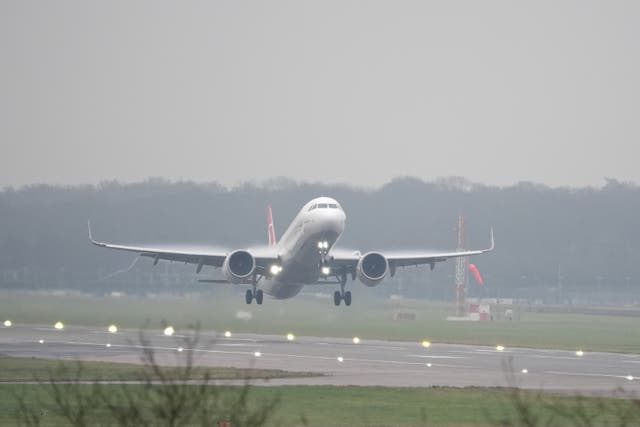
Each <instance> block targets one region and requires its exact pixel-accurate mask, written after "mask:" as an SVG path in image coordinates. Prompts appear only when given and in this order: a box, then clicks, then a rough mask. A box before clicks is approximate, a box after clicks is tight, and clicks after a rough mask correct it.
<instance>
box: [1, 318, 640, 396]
mask: <svg viewBox="0 0 640 427" xmlns="http://www.w3.org/2000/svg"><path fill="white" fill-rule="evenodd" d="M224 332H225V331H218V332H214V331H201V332H200V333H199V339H198V342H197V343H196V344H195V345H194V344H193V342H191V341H189V337H190V336H191V334H190V333H188V332H183V331H175V333H174V334H173V335H172V336H167V335H165V334H164V333H163V331H161V330H147V331H145V332H143V338H144V342H143V340H141V335H140V332H139V331H138V330H119V331H118V332H116V333H111V332H109V331H107V329H106V328H105V329H101V328H96V327H82V326H73V327H68V326H65V327H64V328H63V329H61V330H59V329H55V328H54V327H52V326H50V325H12V326H11V327H2V326H0V354H1V355H6V356H14V357H36V358H46V359H73V360H81V361H108V362H128V363H141V355H142V352H143V347H146V348H148V349H151V350H153V352H154V354H155V355H156V357H157V359H158V361H159V362H160V363H162V364H180V363H184V360H185V358H186V356H187V354H189V352H193V353H192V354H193V355H194V357H195V359H194V360H195V363H196V364H197V365H203V366H223V367H238V368H260V369H281V370H286V371H298V372H311V373H315V374H318V375H317V376H310V377H292V378H279V379H271V380H268V381H265V380H254V381H253V384H256V385H337V386H347V385H356V386H390V387H432V386H452V387H470V386H478V387H519V388H523V389H530V390H540V391H554V392H563V393H580V394H593V395H610V394H616V393H619V390H621V389H623V390H624V391H625V393H627V395H637V394H638V393H639V392H640V378H639V377H640V355H637V354H618V353H590V352H585V353H583V354H579V353H577V352H571V351H564V350H547V349H534V348H497V347H484V346H477V345H457V344H444V343H420V342H403V341H380V340H366V339H359V340H358V339H345V338H330V337H294V336H289V337H287V336H286V335H282V336H279V335H258V334H235V333H231V334H230V336H225V334H224ZM0 368H1V366H0Z"/></svg>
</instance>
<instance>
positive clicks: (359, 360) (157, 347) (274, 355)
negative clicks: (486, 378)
mask: <svg viewBox="0 0 640 427" xmlns="http://www.w3.org/2000/svg"><path fill="white" fill-rule="evenodd" d="M47 343H48V344H66V345H85V346H97V347H102V348H104V345H105V344H104V343H91V342H81V341H48V342H47ZM111 348H120V349H127V348H129V349H151V350H168V351H177V350H178V348H177V347H164V346H143V345H136V344H111ZM186 350H190V351H193V352H199V353H212V354H228V355H243V356H255V352H249V351H227V350H208V349H186ZM261 356H262V358H264V357H292V358H297V359H314V360H331V361H335V360H336V358H335V356H314V355H300V354H287V353H261ZM344 362H356V363H380V364H390V365H409V366H425V365H424V363H422V362H405V361H399V360H383V359H360V358H350V357H345V358H344ZM432 366H433V367H448V368H457V369H459V368H469V369H479V367H477V366H469V365H446V364H434V365H432Z"/></svg>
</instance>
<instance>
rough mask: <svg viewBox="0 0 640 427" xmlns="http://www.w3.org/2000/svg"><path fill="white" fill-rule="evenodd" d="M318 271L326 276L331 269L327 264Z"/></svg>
mask: <svg viewBox="0 0 640 427" xmlns="http://www.w3.org/2000/svg"><path fill="white" fill-rule="evenodd" d="M320 271H321V272H322V274H324V275H325V276H328V275H329V274H330V273H331V269H330V268H329V267H327V266H324V267H322V268H321V269H320Z"/></svg>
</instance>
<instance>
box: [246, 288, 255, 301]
mask: <svg viewBox="0 0 640 427" xmlns="http://www.w3.org/2000/svg"><path fill="white" fill-rule="evenodd" d="M244 300H245V302H246V303H247V304H251V301H253V292H252V291H251V289H247V292H246V293H245V294H244Z"/></svg>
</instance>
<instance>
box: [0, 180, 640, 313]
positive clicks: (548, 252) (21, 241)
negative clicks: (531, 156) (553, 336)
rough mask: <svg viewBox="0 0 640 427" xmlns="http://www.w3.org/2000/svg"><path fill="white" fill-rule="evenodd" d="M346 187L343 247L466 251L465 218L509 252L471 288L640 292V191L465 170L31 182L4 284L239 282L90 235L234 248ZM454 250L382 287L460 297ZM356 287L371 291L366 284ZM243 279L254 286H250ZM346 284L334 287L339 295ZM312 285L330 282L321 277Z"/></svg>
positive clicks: (493, 260) (185, 287)
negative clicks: (252, 180) (368, 179)
mask: <svg viewBox="0 0 640 427" xmlns="http://www.w3.org/2000/svg"><path fill="white" fill-rule="evenodd" d="M319 195H328V196H332V197H335V198H337V200H338V201H339V202H340V203H341V204H342V205H343V207H344V209H345V211H346V214H347V225H346V230H345V232H344V234H343V237H342V238H341V240H340V241H339V243H338V247H340V248H348V249H357V250H360V251H366V250H394V249H420V248H422V249H434V248H436V249H455V248H456V230H455V227H456V224H457V218H458V215H463V216H464V218H465V224H466V231H467V233H466V245H465V246H466V247H467V248H469V249H473V248H483V247H486V246H487V245H488V243H489V229H490V227H491V226H492V225H493V226H494V228H495V237H496V250H495V251H494V252H492V253H490V254H486V255H482V256H479V257H474V258H472V260H471V261H472V262H473V263H475V265H476V266H477V267H478V268H479V270H480V271H481V273H482V275H483V276H484V278H485V281H486V284H485V285H484V286H480V285H478V284H477V283H475V282H474V281H473V279H471V280H470V281H469V285H468V292H469V294H470V295H471V296H486V297H504V298H520V299H526V300H529V301H535V300H539V301H544V302H548V303H612V304H622V303H630V302H633V301H637V300H638V293H639V292H638V281H639V280H640V265H639V264H638V262H637V260H638V259H639V257H640V235H639V232H640V231H639V230H640V224H639V221H640V219H639V218H638V216H637V215H636V214H635V213H636V212H638V211H639V210H640V188H639V187H638V186H636V185H633V184H626V183H621V182H618V181H615V180H609V181H608V182H607V183H606V185H605V186H604V187H602V188H598V189H595V188H580V189H575V188H551V187H547V186H543V185H537V184H533V183H520V184H518V185H514V186H508V187H495V186H485V185H481V184H473V183H471V182H469V181H467V180H464V179H462V178H450V179H445V180H439V181H436V182H424V181H421V180H419V179H415V178H408V177H407V178H398V179H395V180H393V181H392V182H390V183H389V184H387V185H384V186H382V187H379V188H377V189H373V190H372V189H368V190H362V189H358V188H355V187H350V186H346V185H323V184H311V183H298V182H295V181H290V180H286V179H281V180H272V181H269V182H265V183H263V184H260V185H254V184H246V185H242V186H239V187H234V188H226V187H224V186H221V185H219V184H216V183H209V184H196V183H190V182H169V181H165V180H161V179H153V180H148V181H145V182H140V183H136V184H119V183H117V182H106V183H103V184H100V185H98V186H76V187H54V186H31V187H24V188H20V189H5V190H4V191H2V192H1V193H0V215H1V217H2V227H1V228H0V286H2V288H4V289H13V290H32V289H74V290H81V291H83V292H88V293H94V294H103V293H110V292H113V291H123V292H126V293H136V294H145V293H158V292H167V293H189V292H209V291H211V290H213V289H216V287H220V286H231V285H211V284H199V283H197V279H198V278H220V273H219V271H216V270H214V269H213V268H210V267H209V268H207V267H205V268H204V270H203V271H202V272H201V274H199V275H197V276H196V274H195V266H192V265H187V266H184V265H181V264H179V263H173V264H172V263H169V262H163V261H161V262H160V263H159V264H158V265H157V266H156V267H153V266H152V264H153V260H152V259H148V258H143V259H140V260H138V261H137V262H136V263H134V264H133V265H131V264H132V262H133V261H134V259H135V257H136V256H135V254H130V253H117V252H113V251H108V250H104V249H100V248H95V247H93V246H91V245H90V244H89V242H88V238H87V219H91V221H92V228H93V234H94V238H97V239H100V240H103V241H109V242H116V243H140V244H142V243H146V244H148V243H153V244H172V243H176V242H178V243H180V244H182V245H185V244H189V245H197V246H200V247H202V246H207V247H222V248H226V249H229V250H233V249H239V248H245V247H249V246H252V245H264V244H266V241H267V226H266V213H265V207H266V206H267V205H268V204H271V205H272V207H273V210H274V216H275V227H276V234H277V236H278V237H279V236H280V235H281V234H282V233H283V232H284V230H285V228H286V227H287V226H288V224H289V222H290V221H291V220H292V219H293V217H294V216H295V215H296V214H297V212H298V210H299V209H300V208H301V207H302V205H303V204H304V203H306V202H307V201H308V200H310V199H311V198H313V197H316V196H319ZM454 267H455V262H454V261H448V262H444V263H438V264H437V265H436V269H435V271H430V270H429V268H428V267H425V268H415V267H408V268H405V269H399V270H398V273H397V274H396V276H395V277H394V278H393V279H390V278H388V279H386V280H385V281H384V282H382V283H381V284H380V285H379V286H377V287H375V288H373V289H369V288H365V290H366V291H367V292H370V293H371V294H372V295H377V296H381V297H388V296H390V295H392V294H396V295H403V296H406V297H416V298H431V299H441V300H453V297H454V286H453V281H454V279H453V274H454ZM348 286H349V287H351V288H358V289H359V288H364V286H363V285H362V284H361V283H359V282H358V281H355V282H353V283H350V284H349V285H348ZM237 288H238V289H239V290H240V289H243V287H242V286H238V287H237ZM333 290H334V289H333V286H327V287H326V288H324V289H322V291H323V292H327V293H329V292H333ZM308 291H309V292H317V291H320V289H318V287H317V286H316V287H313V289H308Z"/></svg>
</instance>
